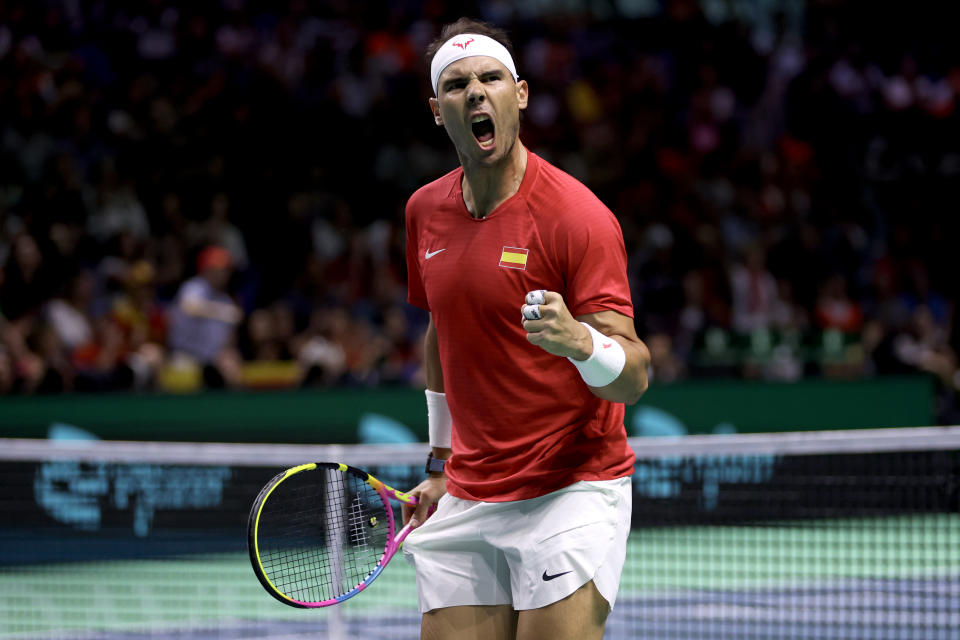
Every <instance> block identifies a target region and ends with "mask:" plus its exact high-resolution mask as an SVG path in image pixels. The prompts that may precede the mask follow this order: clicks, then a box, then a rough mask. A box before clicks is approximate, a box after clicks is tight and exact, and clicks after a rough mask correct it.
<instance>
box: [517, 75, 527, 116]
mask: <svg viewBox="0 0 960 640" xmlns="http://www.w3.org/2000/svg"><path fill="white" fill-rule="evenodd" d="M529 99H530V87H529V86H528V85H527V81H526V80H517V106H519V107H520V108H521V109H526V108H527V102H528V101H529Z"/></svg>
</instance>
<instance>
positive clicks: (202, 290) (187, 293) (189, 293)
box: [177, 276, 210, 300]
mask: <svg viewBox="0 0 960 640" xmlns="http://www.w3.org/2000/svg"><path fill="white" fill-rule="evenodd" d="M209 293H210V285H209V283H207V281H206V280H204V279H203V278H202V277H200V276H194V277H192V278H190V279H189V280H187V281H186V282H184V283H183V284H182V285H180V290H179V291H178V292H177V297H178V298H179V299H181V300H186V299H191V298H193V299H196V298H201V297H206V296H208V295H209Z"/></svg>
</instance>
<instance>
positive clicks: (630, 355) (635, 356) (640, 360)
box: [588, 332, 650, 404]
mask: <svg viewBox="0 0 960 640" xmlns="http://www.w3.org/2000/svg"><path fill="white" fill-rule="evenodd" d="M601 333H602V332H601ZM608 337H609V338H610V339H612V340H616V341H617V343H618V344H619V345H620V346H621V347H623V351H624V353H625V354H626V362H625V363H624V366H623V370H622V371H621V372H620V375H618V376H617V377H616V379H614V381H613V382H611V383H610V384H608V385H606V386H603V387H591V386H589V385H588V388H589V389H590V391H591V392H592V393H593V395H595V396H597V397H599V398H603V399H604V400H609V401H610V402H623V403H625V404H634V403H636V402H637V401H638V400H639V399H640V397H641V396H642V395H643V393H644V392H645V391H646V390H647V385H648V384H649V381H648V378H647V370H648V368H649V366H650V352H649V351H648V350H647V346H646V345H645V344H644V343H643V342H640V341H639V340H638V341H633V340H630V339H628V338H625V337H623V336H618V335H611V336H608Z"/></svg>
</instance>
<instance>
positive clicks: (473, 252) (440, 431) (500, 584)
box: [404, 18, 650, 640]
mask: <svg viewBox="0 0 960 640" xmlns="http://www.w3.org/2000/svg"><path fill="white" fill-rule="evenodd" d="M428 57H429V59H430V79H431V83H432V85H433V91H434V97H432V98H430V108H431V110H432V112H433V117H434V119H435V121H436V123H437V125H440V126H442V127H444V129H445V130H446V132H447V134H448V135H449V136H450V139H451V140H452V141H453V144H454V146H455V147H456V150H457V154H458V156H459V158H460V167H459V168H457V169H456V170H454V171H452V172H450V173H449V174H447V175H445V176H443V177H442V178H440V179H438V180H436V181H434V182H431V183H430V184H428V185H426V186H424V187H422V188H421V189H419V190H418V191H417V192H416V193H414V194H413V196H412V197H411V198H410V200H409V202H408V203H407V208H406V228H407V229H406V231H407V267H408V272H409V284H408V299H409V301H410V302H411V303H412V304H414V305H417V306H419V307H422V308H424V309H426V310H428V311H429V312H430V323H429V326H428V328H427V335H426V340H425V358H426V377H427V390H426V395H427V409H428V424H429V432H430V444H431V447H432V451H431V455H430V457H429V458H428V460H427V469H426V471H427V473H428V475H429V477H428V478H427V479H426V480H424V482H422V483H421V484H420V485H419V486H417V487H416V488H415V489H414V490H413V491H412V493H414V494H415V495H418V496H419V497H420V499H421V501H420V505H419V506H418V507H417V508H416V509H412V508H408V509H405V513H404V518H405V520H408V521H410V522H411V523H412V525H413V526H414V527H415V530H414V531H413V532H412V533H411V534H410V536H409V537H408V538H407V540H406V542H405V544H404V555H405V557H406V558H407V559H408V561H409V562H411V564H413V566H414V568H415V570H416V574H417V592H418V598H419V607H420V611H421V612H422V614H423V616H422V622H421V638H425V639H441V638H443V639H446V638H451V639H454V638H455V639H456V640H464V639H471V638H475V639H478V640H479V639H481V638H482V639H483V640H491V639H495V640H496V639H507V638H509V639H514V638H516V639H519V640H532V639H533V638H551V640H565V639H570V640H574V639H575V640H591V639H599V638H601V637H602V635H603V629H604V625H605V622H606V618H607V615H608V614H609V612H610V610H611V608H612V607H613V604H614V600H615V598H616V594H617V590H618V587H619V581H620V573H621V571H622V568H623V562H624V559H625V554H626V539H627V535H628V533H629V530H630V517H631V487H630V475H631V474H632V472H633V463H634V455H633V452H632V451H631V449H630V447H629V445H628V444H627V438H626V431H625V429H624V426H623V416H624V403H633V402H636V401H637V399H639V397H640V396H641V394H642V393H643V392H644V391H645V389H646V387H647V367H648V365H649V362H650V354H649V352H648V351H647V348H646V346H645V345H644V344H643V342H642V341H641V340H640V339H639V338H638V337H637V334H636V331H635V329H634V324H633V305H632V302H631V300H630V289H629V285H628V282H627V275H626V251H625V249H624V242H623V235H622V232H621V230H620V226H619V224H618V223H617V220H616V218H615V217H614V216H613V214H612V213H611V212H610V210H609V209H607V207H605V206H604V205H603V204H602V203H601V202H600V201H599V199H597V197H596V196H594V195H593V193H591V192H590V191H589V189H587V188H586V187H585V186H584V185H583V184H581V183H580V182H578V181H577V180H575V179H574V178H572V177H570V176H569V175H567V174H566V173H564V172H562V171H561V170H559V169H557V168H556V167H554V166H552V165H550V164H549V163H547V162H546V161H545V160H543V159H542V158H540V157H538V156H537V155H536V154H534V153H531V152H529V151H528V150H527V149H526V148H525V147H524V146H523V144H522V143H521V142H520V139H519V130H520V111H521V110H523V109H525V108H526V107H527V102H528V99H529V87H528V86H527V82H526V81H525V80H522V79H520V77H519V75H518V72H517V68H516V65H515V63H514V59H513V54H512V52H511V45H510V41H509V40H508V39H507V37H506V34H505V33H504V32H503V31H501V30H499V29H496V28H494V27H491V26H490V25H487V24H485V23H482V22H478V21H474V20H470V19H465V18H464V19H461V20H459V21H457V22H455V23H453V24H451V25H447V26H446V27H445V28H444V29H443V31H442V33H441V35H440V38H439V39H438V40H436V41H435V42H434V43H433V44H432V45H431V46H430V48H429V49H428ZM434 505H436V512H435V513H433V515H430V516H429V518H428V515H429V509H431V508H432V507H433V506H434Z"/></svg>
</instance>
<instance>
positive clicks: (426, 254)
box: [423, 249, 446, 260]
mask: <svg viewBox="0 0 960 640" xmlns="http://www.w3.org/2000/svg"><path fill="white" fill-rule="evenodd" d="M441 251H446V249H437V250H436V251H430V250H429V249H427V250H426V251H424V252H423V257H424V258H426V259H427V260H429V259H430V258H432V257H433V256H435V255H437V254H438V253H440V252H441Z"/></svg>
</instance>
